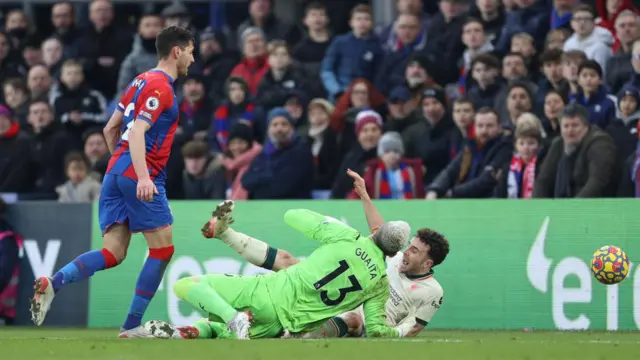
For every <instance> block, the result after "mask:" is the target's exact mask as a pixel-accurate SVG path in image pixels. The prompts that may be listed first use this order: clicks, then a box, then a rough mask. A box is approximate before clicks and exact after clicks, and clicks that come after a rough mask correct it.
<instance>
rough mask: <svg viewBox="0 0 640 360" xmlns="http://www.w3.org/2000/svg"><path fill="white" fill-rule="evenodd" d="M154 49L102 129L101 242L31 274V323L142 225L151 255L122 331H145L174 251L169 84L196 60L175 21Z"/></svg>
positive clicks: (174, 106)
mask: <svg viewBox="0 0 640 360" xmlns="http://www.w3.org/2000/svg"><path fill="white" fill-rule="evenodd" d="M156 49H157V52H158V58H159V61H158V66H157V67H156V68H155V69H152V70H149V71H147V72H145V73H143V74H140V75H138V76H137V77H136V78H135V79H134V80H133V81H132V82H131V83H130V84H129V86H128V87H127V89H126V90H125V92H124V94H123V95H122V98H121V100H120V103H119V104H118V108H117V110H116V111H115V112H114V114H113V115H112V116H111V119H110V120H109V123H108V124H107V125H106V127H105V129H104V135H105V138H106V139H107V145H108V146H109V151H110V152H111V159H110V160H109V166H108V168H107V172H106V174H105V177H104V180H103V182H102V193H101V194H100V200H99V220H100V228H101V230H102V234H103V248H102V249H101V250H94V251H90V252H87V253H84V254H82V255H80V256H78V257H77V258H76V259H75V260H74V261H72V262H70V263H69V264H67V265H66V266H64V267H63V268H62V269H60V270H59V271H58V272H57V273H56V274H55V275H54V276H53V277H51V278H48V277H40V278H38V279H36V282H35V286H34V287H35V289H34V290H35V294H34V297H33V299H32V300H31V316H32V319H33V321H34V323H35V324H36V325H41V324H42V322H43V321H44V319H45V316H46V315H47V312H48V311H49V308H50V306H51V301H52V300H53V298H54V296H55V294H56V293H57V292H58V291H59V290H60V288H62V287H63V286H64V285H67V284H70V283H73V282H77V281H82V280H85V279H88V278H89V277H91V276H92V275H93V274H94V273H95V272H96V271H99V270H104V269H109V268H112V267H114V266H117V265H118V264H119V263H120V262H122V260H124V257H125V254H126V252H127V248H128V247H129V242H130V240H131V234H132V233H136V232H142V233H143V234H144V237H145V239H146V240H147V245H148V246H149V257H148V258H147V260H146V262H145V264H144V266H143V268H142V271H141V272H140V276H139V277H138V281H137V283H136V289H135V293H134V297H133V301H132V302H131V307H130V309H129V314H128V316H127V318H126V320H125V322H124V325H123V326H122V328H121V329H120V337H121V338H134V337H151V334H150V333H149V332H148V331H146V330H144V328H143V327H142V326H140V323H141V320H142V316H143V315H144V313H145V311H146V309H147V306H148V305H149V303H150V301H151V299H152V298H153V295H154V294H155V292H156V290H157V289H158V286H159V285H160V281H161V280H162V277H163V275H164V270H165V268H166V266H167V263H168V262H169V260H171V257H172V255H173V240H172V230H171V225H172V223H173V216H172V215H171V210H170V209H169V202H168V200H167V196H166V193H165V190H164V183H165V176H166V174H165V167H166V164H167V160H168V159H169V154H170V152H171V145H172V144H173V137H174V134H175V131H176V128H177V126H178V102H177V101H176V98H175V94H174V92H173V85H172V83H173V81H174V79H175V78H177V77H178V76H185V75H187V69H188V68H189V66H190V65H191V64H192V63H193V61H194V59H193V50H194V40H193V36H192V35H191V33H190V32H189V31H187V30H185V29H182V28H180V27H177V26H170V27H167V28H165V29H163V30H162V31H161V32H160V34H158V36H157V38H156Z"/></svg>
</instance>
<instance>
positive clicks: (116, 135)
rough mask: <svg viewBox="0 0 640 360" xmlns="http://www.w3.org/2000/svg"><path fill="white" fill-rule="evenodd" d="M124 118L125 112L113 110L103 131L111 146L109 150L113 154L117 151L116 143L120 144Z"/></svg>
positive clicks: (108, 144) (108, 145)
mask: <svg viewBox="0 0 640 360" xmlns="http://www.w3.org/2000/svg"><path fill="white" fill-rule="evenodd" d="M123 119H124V114H123V113H122V112H121V111H120V110H117V109H116V111H114V112H113V115H111V118H110V119H109V121H108V122H107V125H105V127H104V129H103V130H102V133H103V134H104V139H105V140H106V142H107V147H108V148H109V152H110V153H111V154H113V152H114V151H116V145H118V141H120V131H121V128H122V122H123Z"/></svg>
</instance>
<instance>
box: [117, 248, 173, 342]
mask: <svg viewBox="0 0 640 360" xmlns="http://www.w3.org/2000/svg"><path fill="white" fill-rule="evenodd" d="M172 256H173V245H172V246H168V247H165V248H159V249H149V257H148V258H147V260H146V261H145V262H144V266H143V267H142V270H141V271H140V275H139V276H138V281H137V283H136V291H135V293H134V295H133V300H132V301H131V306H130V307H129V314H128V315H127V319H126V320H125V322H124V325H122V329H123V330H129V329H133V328H135V327H138V326H140V324H141V323H142V317H143V316H144V313H145V311H146V310H147V307H148V306H149V303H150V302H151V299H153V296H154V295H155V293H156V290H158V286H160V282H161V281H162V277H163V276H164V270H165V269H166V268H167V264H168V263H169V260H171V257H172Z"/></svg>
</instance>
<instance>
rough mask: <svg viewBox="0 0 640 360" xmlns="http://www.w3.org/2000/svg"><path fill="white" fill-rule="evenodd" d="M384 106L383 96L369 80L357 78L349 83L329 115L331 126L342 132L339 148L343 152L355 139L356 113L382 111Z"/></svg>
mask: <svg viewBox="0 0 640 360" xmlns="http://www.w3.org/2000/svg"><path fill="white" fill-rule="evenodd" d="M384 106H385V98H384V96H383V95H382V94H381V93H380V92H379V91H378V90H376V88H375V87H374V86H373V84H372V83H371V82H370V81H369V80H367V79H362V78H359V79H355V80H354V81H353V83H351V85H350V86H349V88H348V89H347V91H345V92H344V94H343V95H342V96H341V97H340V99H338V101H337V102H336V108H335V110H334V111H333V114H332V115H331V128H332V129H333V131H335V132H336V133H340V134H342V139H341V143H340V148H341V149H342V150H344V152H346V151H348V149H349V148H350V147H351V145H352V144H353V143H354V142H355V140H356V134H355V131H354V129H355V123H356V120H355V119H356V116H357V115H358V113H360V111H362V110H365V109H373V110H376V111H378V112H382V110H384Z"/></svg>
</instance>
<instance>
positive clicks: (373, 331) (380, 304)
mask: <svg viewBox="0 0 640 360" xmlns="http://www.w3.org/2000/svg"><path fill="white" fill-rule="evenodd" d="M376 287H377V289H376V295H375V296H374V297H372V298H371V299H369V300H367V301H365V303H364V318H365V320H366V322H365V332H366V334H367V337H403V336H404V334H403V333H402V331H403V330H402V329H400V328H399V327H398V328H393V327H391V326H389V325H387V322H386V320H387V316H386V314H385V311H384V308H385V305H386V304H387V300H388V299H389V280H388V279H387V277H386V276H385V277H384V278H383V279H382V280H380V281H379V282H378V284H377V285H376Z"/></svg>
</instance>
